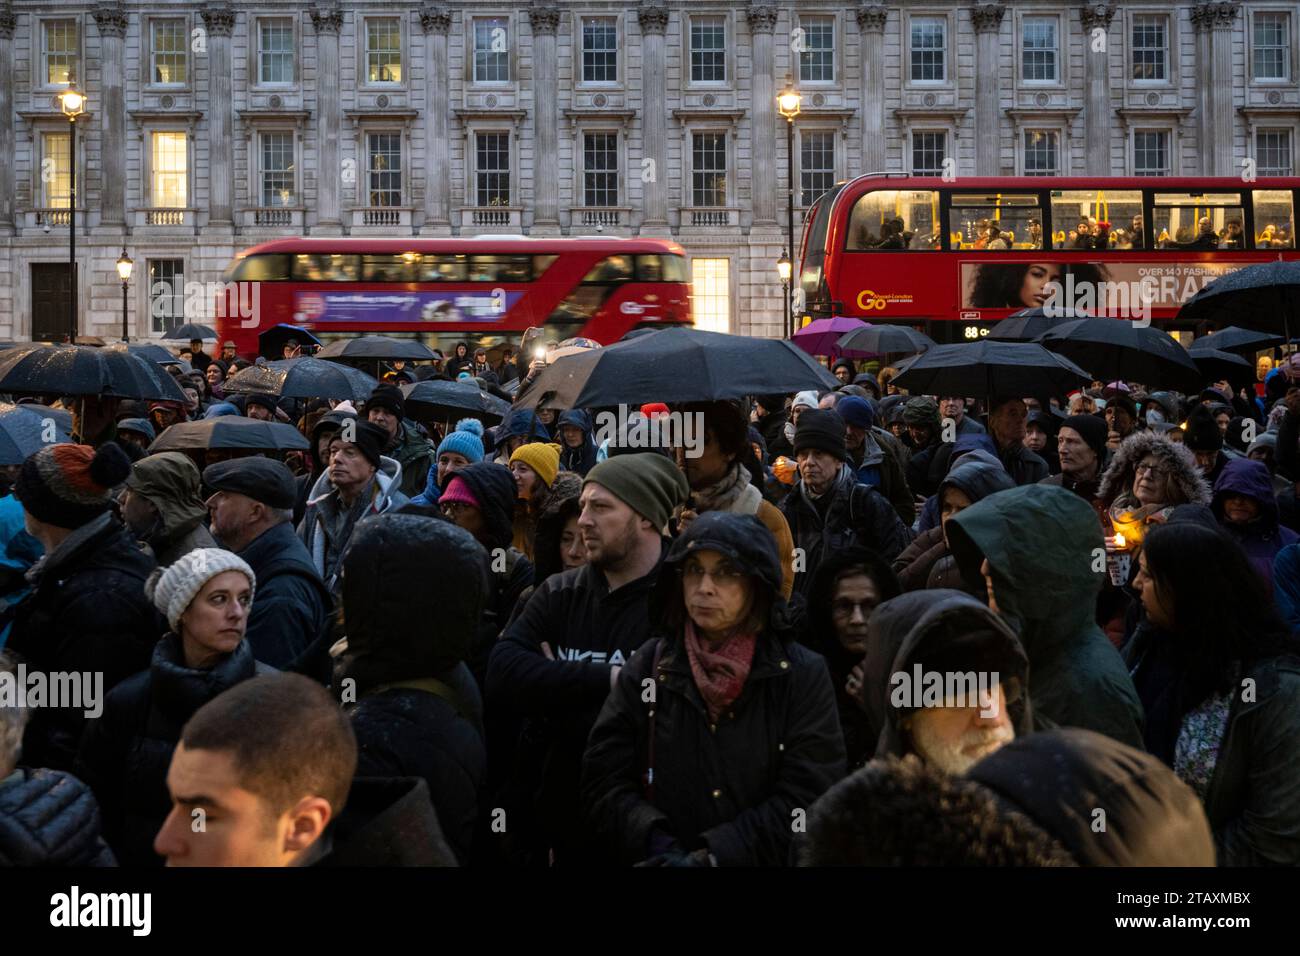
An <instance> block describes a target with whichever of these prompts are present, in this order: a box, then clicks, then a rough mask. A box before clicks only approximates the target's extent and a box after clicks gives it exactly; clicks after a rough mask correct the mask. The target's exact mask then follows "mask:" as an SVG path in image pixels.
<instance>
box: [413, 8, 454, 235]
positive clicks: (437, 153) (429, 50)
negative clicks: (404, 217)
mask: <svg viewBox="0 0 1300 956" xmlns="http://www.w3.org/2000/svg"><path fill="white" fill-rule="evenodd" d="M420 27H421V28H422V29H423V30H424V50H425V71H424V72H425V79H424V163H425V165H424V226H423V227H422V229H421V230H420V231H421V232H433V233H440V234H442V235H449V234H450V233H451V139H450V137H449V135H448V132H447V111H448V104H449V103H450V102H451V89H450V86H451V84H450V82H449V80H450V77H449V75H448V72H447V31H448V30H449V29H451V14H450V13H449V12H448V11H447V10H446V9H444V8H443V7H425V8H424V9H423V10H421V11H420Z"/></svg>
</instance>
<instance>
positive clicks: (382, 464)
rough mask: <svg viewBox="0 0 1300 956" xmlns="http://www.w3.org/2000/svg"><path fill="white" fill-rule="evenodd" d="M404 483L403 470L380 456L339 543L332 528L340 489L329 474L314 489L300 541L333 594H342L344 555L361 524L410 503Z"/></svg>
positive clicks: (326, 473)
mask: <svg viewBox="0 0 1300 956" xmlns="http://www.w3.org/2000/svg"><path fill="white" fill-rule="evenodd" d="M401 483H402V466H401V465H399V464H398V463H397V462H396V461H394V460H393V459H392V458H389V457H387V456H386V455H380V456H379V467H378V468H377V469H375V474H374V478H373V479H372V480H371V482H370V484H369V485H368V486H367V487H366V488H363V489H362V491H361V494H360V495H358V496H357V500H356V502H355V503H354V504H353V505H352V510H351V512H350V513H349V514H348V515H347V516H346V518H343V519H342V529H343V531H342V534H339V535H338V536H337V537H338V540H334V539H333V538H332V537H331V534H330V532H329V530H328V527H329V525H330V524H332V523H334V521H335V519H339V518H340V517H341V516H339V515H338V514H337V512H338V507H339V505H338V497H339V495H338V489H337V488H335V487H334V482H332V481H330V473H329V471H328V470H326V471H323V472H321V475H320V477H319V478H317V479H316V483H315V484H314V485H312V489H311V494H310V495H309V496H308V497H307V511H306V512H305V513H304V514H303V516H302V524H301V525H299V527H298V537H299V538H300V539H301V540H302V543H303V544H304V545H306V546H307V551H308V553H309V554H310V555H311V561H312V564H313V565H314V566H315V568H316V571H317V573H319V574H320V576H321V578H322V579H323V580H324V582H325V586H326V587H327V588H329V590H330V593H331V594H333V593H337V591H338V574H339V568H340V567H342V561H343V553H344V551H346V550H347V546H348V541H349V540H350V539H351V537H352V531H353V529H354V528H355V527H356V525H357V522H359V521H361V520H362V519H363V518H368V517H370V516H371V515H377V514H383V513H384V512H385V511H395V510H397V509H398V508H400V507H402V505H404V504H406V503H407V501H409V500H410V499H408V498H407V497H406V495H404V494H403V493H402V492H401V490H400V489H401Z"/></svg>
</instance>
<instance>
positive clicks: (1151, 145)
mask: <svg viewBox="0 0 1300 956" xmlns="http://www.w3.org/2000/svg"><path fill="white" fill-rule="evenodd" d="M1169 174H1170V168H1169V132H1168V130H1159V129H1140V130H1137V131H1135V132H1134V133H1133V175H1134V176H1168V175H1169Z"/></svg>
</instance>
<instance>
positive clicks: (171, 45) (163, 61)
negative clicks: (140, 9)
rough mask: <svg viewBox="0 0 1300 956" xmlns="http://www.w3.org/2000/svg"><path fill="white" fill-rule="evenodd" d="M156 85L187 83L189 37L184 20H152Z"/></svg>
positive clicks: (150, 22)
mask: <svg viewBox="0 0 1300 956" xmlns="http://www.w3.org/2000/svg"><path fill="white" fill-rule="evenodd" d="M149 33H150V35H151V37H152V49H153V83H154V85H155V86H184V85H185V73H186V71H185V67H186V63H185V52H186V44H187V41H188V40H189V37H188V36H187V34H186V31H185V21H184V20H150V21H149Z"/></svg>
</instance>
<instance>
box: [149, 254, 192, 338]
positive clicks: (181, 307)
mask: <svg viewBox="0 0 1300 956" xmlns="http://www.w3.org/2000/svg"><path fill="white" fill-rule="evenodd" d="M149 317H150V326H149V327H150V328H151V329H152V330H153V331H155V332H173V331H175V330H176V329H179V328H180V327H181V325H182V323H184V321H185V260H184V259H150V260H149Z"/></svg>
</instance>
